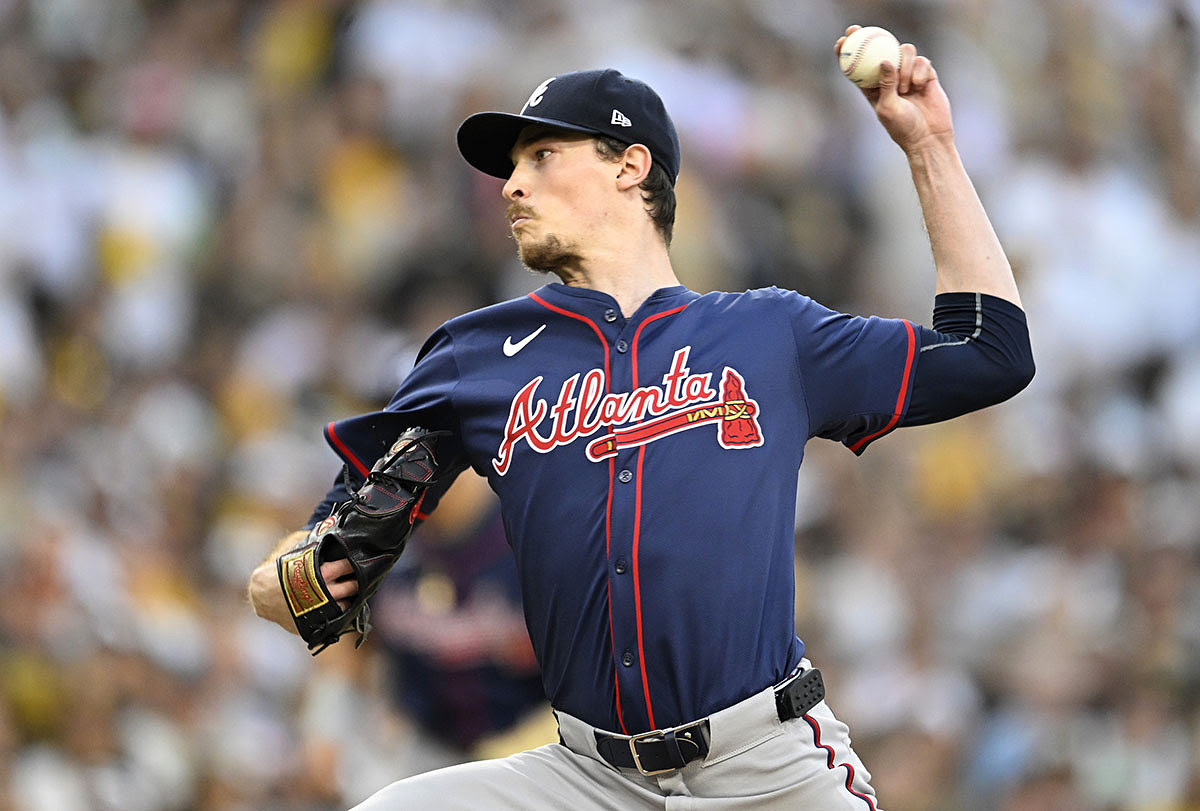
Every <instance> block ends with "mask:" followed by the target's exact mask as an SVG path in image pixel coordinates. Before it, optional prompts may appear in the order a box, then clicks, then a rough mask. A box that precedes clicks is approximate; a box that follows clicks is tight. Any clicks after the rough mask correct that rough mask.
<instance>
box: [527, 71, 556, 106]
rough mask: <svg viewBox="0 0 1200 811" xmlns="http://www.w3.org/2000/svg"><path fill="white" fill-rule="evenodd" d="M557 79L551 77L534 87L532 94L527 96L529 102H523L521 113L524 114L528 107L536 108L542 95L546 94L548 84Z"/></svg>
mask: <svg viewBox="0 0 1200 811" xmlns="http://www.w3.org/2000/svg"><path fill="white" fill-rule="evenodd" d="M557 78H558V77H557V76H551V77H550V78H549V79H547V80H546V81H544V82H542V83H541V84H540V85H538V86H537V87H535V88H534V89H533V92H532V93H530V94H529V101H527V102H525V106H524V107H523V108H521V112H525V111H526V110H528V109H529V108H530V107H537V106H538V105H539V104H541V103H542V94H544V93H545V92H546V88H547V87H549V86H550V83H551V82H553V81H554V80H555V79H557Z"/></svg>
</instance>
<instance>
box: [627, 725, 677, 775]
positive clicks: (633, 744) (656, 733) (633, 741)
mask: <svg viewBox="0 0 1200 811" xmlns="http://www.w3.org/2000/svg"><path fill="white" fill-rule="evenodd" d="M655 737H657V738H662V739H664V740H665V737H664V736H663V733H662V730H660V729H652V730H650V731H649V732H643V733H642V734H641V735H634V736H632V737H631V738H630V739H629V753H630V754H631V755H633V765H634V766H636V767H637V770H638V771H639V772H641V774H642V775H643V776H645V777H653V776H654V775H656V774H666V773H667V772H673V771H675V767H674V766H672V767H670V768H669V769H656V770H655V771H652V772H648V771H646V770H645V769H643V768H642V759H641V758H640V757H638V750H637V742H638V741H644V740H648V739H650V738H655Z"/></svg>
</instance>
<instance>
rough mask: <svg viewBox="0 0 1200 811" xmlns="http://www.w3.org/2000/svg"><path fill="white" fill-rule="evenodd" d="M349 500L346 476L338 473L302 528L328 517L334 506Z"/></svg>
mask: <svg viewBox="0 0 1200 811" xmlns="http://www.w3.org/2000/svg"><path fill="white" fill-rule="evenodd" d="M349 500H350V491H349V490H347V489H346V477H345V476H343V475H339V476H338V477H337V480H336V481H334V483H333V486H332V487H330V488H329V492H328V493H326V494H325V498H324V499H323V500H322V501H321V503H320V504H318V505H317V506H316V507H315V508H314V509H313V511H312V515H311V516H309V518H308V523H306V524H305V525H304V527H303V529H312V528H313V527H315V526H316V525H317V524H319V523H320V522H321V521H324V520H325V519H326V518H328V517H329V514H330V513H331V512H333V508H334V507H335V506H337V505H338V504H341V503H342V502H343V501H349Z"/></svg>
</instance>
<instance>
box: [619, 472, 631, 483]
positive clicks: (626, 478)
mask: <svg viewBox="0 0 1200 811" xmlns="http://www.w3.org/2000/svg"><path fill="white" fill-rule="evenodd" d="M617 478H618V479H620V480H621V483H622V484H629V482H631V481H633V471H631V470H622V471H621V472H620V473H618V474H617Z"/></svg>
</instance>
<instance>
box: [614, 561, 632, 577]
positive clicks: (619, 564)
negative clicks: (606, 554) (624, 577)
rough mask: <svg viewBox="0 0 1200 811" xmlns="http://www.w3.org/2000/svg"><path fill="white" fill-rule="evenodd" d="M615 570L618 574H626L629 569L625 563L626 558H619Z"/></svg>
mask: <svg viewBox="0 0 1200 811" xmlns="http://www.w3.org/2000/svg"><path fill="white" fill-rule="evenodd" d="M613 568H614V569H616V570H617V574H625V571H626V569H628V568H629V567H628V566H627V565H626V563H625V558H617V562H616V563H614V564H613Z"/></svg>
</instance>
